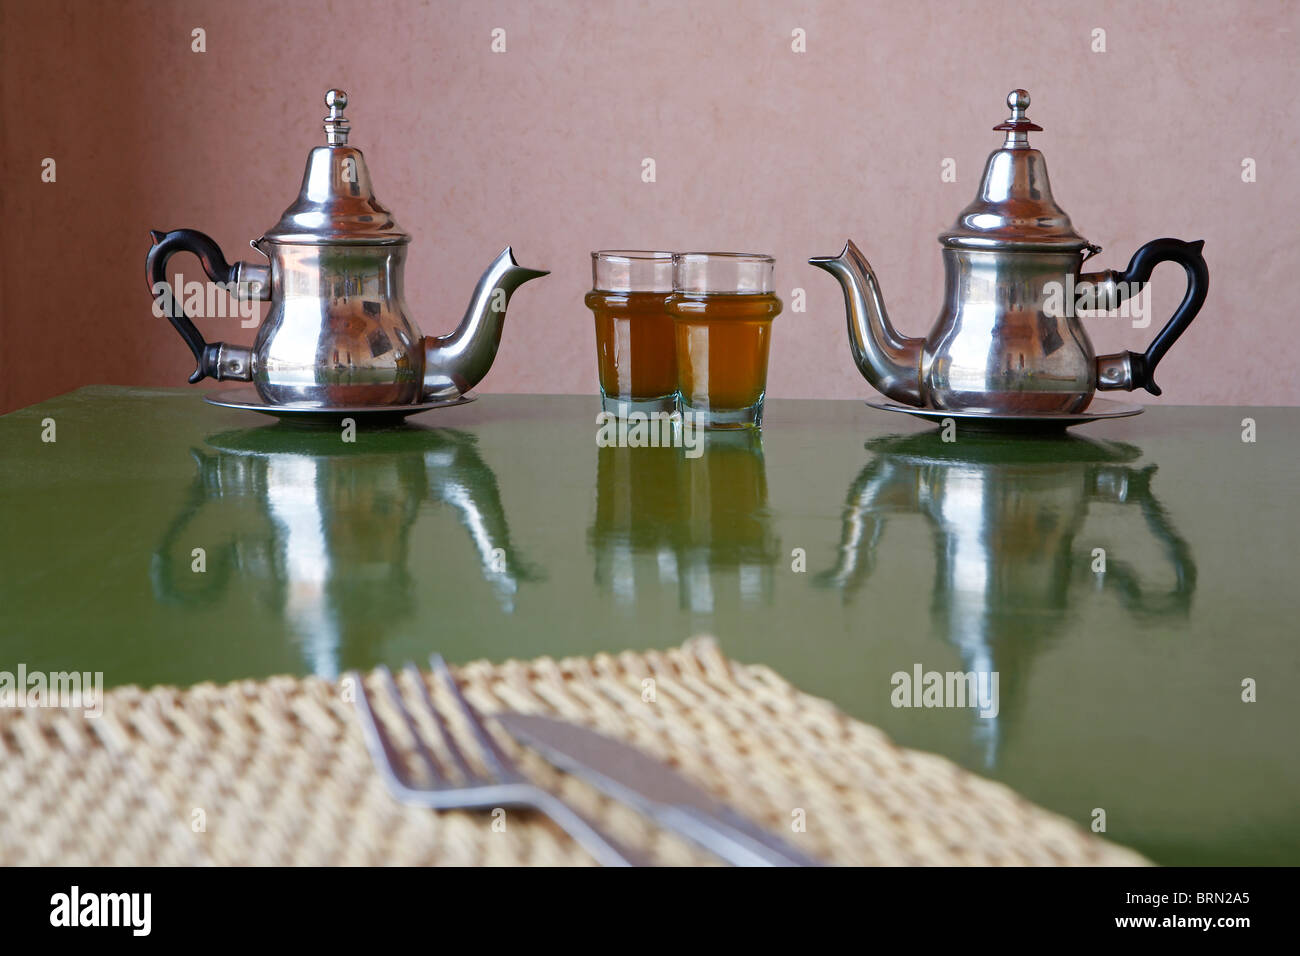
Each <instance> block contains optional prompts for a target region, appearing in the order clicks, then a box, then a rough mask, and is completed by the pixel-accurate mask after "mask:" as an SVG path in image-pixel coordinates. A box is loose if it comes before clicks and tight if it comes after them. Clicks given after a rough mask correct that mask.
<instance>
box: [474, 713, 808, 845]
mask: <svg viewBox="0 0 1300 956" xmlns="http://www.w3.org/2000/svg"><path fill="white" fill-rule="evenodd" d="M493 716H494V717H495V718H496V719H497V720H498V721H499V722H500V724H501V726H502V727H504V728H505V729H506V731H507V732H508V733H509V734H510V735H511V736H512V737H514V738H515V739H516V740H518V741H519V742H520V743H521V744H524V745H525V746H527V747H530V748H532V749H533V750H536V751H537V752H538V753H539V754H541V756H542V757H544V758H545V759H546V761H547V762H548V763H550V764H551V765H552V766H554V767H557V768H558V769H560V770H563V771H565V772H566V773H572V774H573V775H574V776H577V777H579V778H581V779H583V780H586V781H587V782H588V783H590V784H591V785H592V786H594V787H595V788H596V789H597V790H600V791H601V792H602V793H604V794H606V795H608V796H610V797H613V798H614V799H615V800H618V801H620V802H622V803H625V804H627V805H629V806H631V807H633V808H634V809H636V810H638V811H640V812H641V813H644V814H646V815H647V816H649V817H650V818H651V819H653V820H654V821H655V822H657V823H658V824H660V825H661V826H663V827H666V828H667V829H670V830H673V831H674V832H676V833H679V834H681V835H682V836H684V837H686V838H687V839H689V840H691V841H692V842H694V843H697V844H699V845H700V846H702V847H704V848H705V849H706V850H709V851H710V852H712V853H715V854H717V855H718V856H720V857H722V858H723V859H724V860H727V861H728V862H730V863H733V864H735V865H737V866H821V865H822V864H821V861H819V860H816V859H814V858H812V857H810V856H808V855H806V854H804V853H801V852H800V851H798V850H796V849H794V848H793V847H791V846H789V845H788V844H787V843H785V842H784V841H783V840H781V839H779V838H777V837H776V836H774V835H773V834H771V833H768V832H767V831H766V830H764V829H762V828H761V827H759V826H757V825H756V824H754V823H753V822H751V821H749V820H747V819H745V818H744V817H743V816H741V815H740V814H739V813H736V812H735V811H734V810H732V809H731V808H729V807H728V806H727V805H726V804H724V803H722V802H721V801H720V800H717V799H716V798H715V797H713V796H712V795H710V794H709V793H708V792H707V791H705V790H704V789H703V788H702V787H700V786H697V785H696V784H694V783H691V782H690V781H689V780H687V779H686V778H685V777H683V776H682V775H681V774H679V773H677V771H675V770H673V769H672V768H671V767H669V766H667V765H666V764H664V763H662V762H661V761H658V760H656V759H654V758H653V757H650V756H649V755H647V754H644V753H642V752H641V751H639V750H637V749H636V748H635V747H631V746H628V745H627V744H625V743H622V742H621V741H618V740H614V739H612V738H610V737H606V736H605V735H604V734H599V733H597V732H596V731H594V730H588V729H587V728H586V727H580V726H578V725H577V724H572V723H568V722H566V721H562V720H555V719H553V718H550V717H540V716H537V715H535V714H518V713H513V712H503V713H497V714H494V715H493Z"/></svg>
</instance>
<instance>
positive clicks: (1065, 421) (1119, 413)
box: [866, 398, 1146, 435]
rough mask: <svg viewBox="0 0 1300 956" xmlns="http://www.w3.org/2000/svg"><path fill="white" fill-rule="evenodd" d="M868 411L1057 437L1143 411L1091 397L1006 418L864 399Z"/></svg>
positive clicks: (965, 427)
mask: <svg viewBox="0 0 1300 956" xmlns="http://www.w3.org/2000/svg"><path fill="white" fill-rule="evenodd" d="M866 404H867V405H868V406H870V407H871V408H878V409H880V410H881V411H885V412H900V413H902V414H904V415H911V416H913V417H915V418H922V419H926V420H927V421H932V422H935V423H937V424H938V423H942V422H943V421H944V419H947V418H951V419H953V420H954V421H955V422H956V423H957V429H958V430H959V431H961V430H969V431H976V432H982V433H985V434H990V433H991V434H999V435H1052V434H1060V433H1061V432H1063V431H1065V429H1067V428H1070V427H1072V426H1074V425H1085V424H1087V423H1088V422H1095V421H1100V420H1104V419H1108V418H1129V417H1131V416H1133V415H1141V414H1142V413H1143V412H1144V411H1146V409H1145V407H1144V406H1142V405H1127V404H1124V403H1122V402H1113V401H1110V400H1109V399H1105V398H1094V399H1093V400H1092V402H1090V403H1089V405H1088V407H1087V409H1086V410H1084V411H1082V412H1073V413H1063V412H1050V413H1049V412H1041V413H1034V414H1019V415H1006V414H998V413H993V412H976V411H961V412H952V411H943V410H942V409H935V408H915V407H913V406H911V405H899V404H898V403H897V402H887V401H873V400H867V401H866Z"/></svg>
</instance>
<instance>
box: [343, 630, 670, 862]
mask: <svg viewBox="0 0 1300 956" xmlns="http://www.w3.org/2000/svg"><path fill="white" fill-rule="evenodd" d="M429 663H430V665H431V667H432V669H433V673H434V674H435V675H436V677H437V678H438V679H440V680H441V681H442V682H443V684H444V686H446V688H447V690H448V691H450V693H451V695H452V697H453V698H454V699H455V701H456V704H457V706H458V708H459V709H460V712H461V713H462V714H463V715H464V718H465V723H466V725H467V726H468V728H469V731H470V733H471V735H472V736H473V737H474V740H475V742H476V743H477V745H478V748H479V757H480V759H481V761H482V764H483V766H484V768H485V769H486V770H487V773H486V775H485V774H481V773H479V772H476V771H475V770H474V769H473V768H471V766H470V764H469V762H468V761H467V760H466V759H465V753H464V751H462V750H461V749H460V747H459V745H458V744H457V743H456V739H455V737H454V736H453V734H452V733H451V730H450V728H449V727H448V726H447V723H446V721H445V720H444V719H443V717H442V715H441V714H440V713H439V712H438V709H437V708H436V707H434V705H433V701H432V699H431V698H430V696H429V691H428V688H427V687H426V686H425V683H424V678H423V677H422V676H421V674H420V672H419V670H418V669H417V668H416V667H415V665H414V664H407V665H406V667H405V671H406V673H407V674H408V676H409V677H410V679H411V683H412V684H414V686H415V687H416V688H417V693H416V695H415V697H416V701H415V707H416V708H417V709H418V711H420V712H423V713H424V714H425V715H426V716H427V717H428V718H429V722H430V723H432V724H433V725H434V726H435V727H436V728H437V730H438V733H439V735H440V736H441V737H442V742H443V744H444V746H445V749H446V752H447V754H448V755H449V757H450V763H451V764H453V765H454V768H453V769H454V771H455V772H456V775H457V778H458V779H453V778H452V776H451V775H450V774H449V773H448V772H447V768H444V767H443V766H442V765H441V764H440V762H439V761H438V760H437V759H436V758H435V757H434V755H433V752H432V751H431V750H430V748H429V746H428V744H427V743H426V742H425V740H424V738H423V736H422V734H421V732H420V729H419V726H418V724H417V722H416V719H415V715H414V714H413V712H412V711H411V710H410V709H408V708H407V706H406V702H405V701H404V700H403V695H402V693H401V691H400V690H399V689H398V686H397V682H396V681H395V680H394V679H393V674H392V672H391V671H390V670H389V669H388V668H387V667H383V666H381V667H380V668H379V669H378V675H379V683H380V685H381V687H382V688H383V690H384V693H385V694H386V695H387V697H388V699H389V702H390V704H391V705H392V708H393V711H394V713H395V714H396V715H397V716H398V718H399V719H400V720H401V722H402V723H403V724H404V725H405V728H406V731H407V732H408V733H409V734H410V736H411V738H412V739H413V741H414V744H415V746H414V752H415V757H416V758H418V760H419V762H420V763H421V764H422V765H423V767H424V770H425V772H426V776H425V778H424V779H421V778H419V777H418V776H417V775H416V774H414V773H412V772H411V770H410V768H409V767H408V766H407V763H406V760H405V759H404V757H403V756H402V753H401V751H400V750H399V749H398V747H397V746H396V744H395V743H394V740H393V738H392V736H391V735H390V733H389V731H388V729H387V728H386V727H385V726H384V723H383V721H382V720H380V719H379V718H378V716H377V715H376V713H375V708H374V707H373V706H372V702H371V699H370V695H369V694H368V693H367V691H366V689H365V683H364V681H363V680H362V679H361V676H360V675H359V674H357V673H356V672H355V671H354V672H352V675H351V676H352V677H353V678H354V679H355V681H356V687H357V712H358V714H359V715H360V719H361V731H362V734H363V735H364V737H365V740H366V746H367V747H368V748H369V749H370V756H371V758H372V759H373V760H374V763H375V767H376V768H377V769H378V770H379V773H380V776H381V777H383V780H384V783H385V784H386V785H387V787H388V790H389V792H390V793H391V794H392V795H393V796H394V798H396V799H397V800H398V801H400V802H401V803H404V804H408V805H410V806H417V807H427V808H428V809H431V810H490V809H495V808H497V807H512V808H517V809H529V810H535V811H537V812H539V813H542V814H545V815H546V816H548V817H550V818H551V820H553V821H554V822H555V823H556V824H557V825H559V826H560V827H561V828H562V829H563V830H564V831H565V832H566V833H568V834H569V835H570V836H571V837H573V838H574V839H575V840H577V841H578V843H579V844H581V845H582V847H583V848H584V849H586V851H587V852H588V853H590V854H591V855H592V856H593V857H595V858H596V860H597V861H599V862H600V863H602V864H604V865H605V866H639V865H643V863H644V862H645V861H644V860H643V859H642V858H641V857H640V856H639V854H636V853H634V852H633V851H630V850H628V849H627V848H625V847H622V846H620V845H619V844H618V843H617V842H616V841H615V840H614V839H613V838H612V837H610V836H608V835H606V834H605V833H602V832H601V831H600V829H599V828H597V827H596V826H595V825H594V824H592V823H591V822H590V821H588V820H587V819H586V818H585V817H583V816H582V814H580V813H578V811H576V810H574V809H573V808H572V807H570V806H569V805H568V804H567V803H565V802H564V801H563V800H561V799H560V798H559V797H557V796H555V795H554V794H552V793H550V792H548V791H546V790H543V789H542V788H541V787H539V786H537V785H536V784H534V783H533V782H532V781H530V780H528V779H527V778H526V777H524V776H523V775H522V774H521V773H519V771H518V770H517V769H516V768H515V766H514V764H513V763H512V762H511V760H510V758H509V757H507V756H506V754H505V753H504V752H503V751H502V750H501V749H500V748H499V747H498V746H497V745H496V742H495V741H493V740H492V737H491V735H490V734H489V733H488V732H487V730H486V729H485V728H484V727H483V723H482V721H481V720H480V719H479V717H478V714H477V713H475V711H474V708H473V707H472V706H471V705H470V703H469V701H467V700H466V699H465V697H464V695H463V694H461V691H460V688H459V687H457V686H456V681H455V679H454V678H453V677H452V676H451V672H450V671H449V670H448V669H447V665H446V663H445V662H444V661H443V659H442V657H441V656H439V655H437V654H435V655H433V656H432V657H431V658H430V659H429Z"/></svg>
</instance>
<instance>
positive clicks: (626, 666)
mask: <svg viewBox="0 0 1300 956" xmlns="http://www.w3.org/2000/svg"><path fill="white" fill-rule="evenodd" d="M455 673H456V676H457V678H458V680H459V681H460V682H461V685H462V687H463V689H464V691H465V694H466V696H467V697H468V698H469V699H470V701H471V702H472V703H473V704H474V705H475V707H476V708H477V709H478V710H479V711H480V712H482V713H484V714H490V713H491V712H492V711H496V710H503V709H509V710H517V711H521V712H532V713H545V714H550V715H552V716H558V717H561V718H564V719H568V720H572V721H575V722H578V723H581V724H584V725H586V726H589V727H591V728H593V729H595V730H599V731H601V732H603V733H605V734H608V735H609V736H612V737H616V738H620V739H622V740H625V741H627V742H628V743H631V744H634V745H635V746H637V747H640V748H641V749H643V750H645V751H646V752H647V753H649V754H652V755H653V756H655V757H658V758H659V759H661V760H664V761H666V762H668V763H670V764H672V765H674V766H676V767H677V769H678V770H680V771H681V772H682V773H684V774H685V775H686V776H688V777H690V778H691V779H693V780H695V781H697V782H698V783H700V784H702V785H703V786H705V787H706V788H707V789H709V790H710V791H712V792H713V793H714V794H715V795H716V796H718V797H719V798H721V799H722V800H724V801H726V802H727V803H729V804H731V805H732V806H733V807H735V808H736V809H738V810H739V811H741V812H742V813H744V814H746V815H748V816H749V817H751V818H752V819H753V820H755V821H756V822H758V823H761V824H763V825H765V826H768V827H770V828H772V830H773V831H774V832H778V833H780V834H782V835H783V836H784V837H785V838H786V839H787V840H789V841H790V842H791V843H793V844H795V845H796V846H798V847H800V848H801V849H803V850H805V851H807V852H809V853H811V854H813V855H815V856H818V857H820V858H822V859H825V860H826V861H827V862H831V863H840V864H1011V865H1033V864H1047V865H1060V864H1085V865H1115V864H1119V865H1125V864H1142V863H1145V862H1146V861H1145V860H1143V859H1142V858H1141V857H1140V856H1138V855H1137V854H1135V853H1133V852H1131V851H1129V850H1126V849H1123V848H1120V847H1117V846H1115V845H1113V844H1110V843H1107V842H1106V841H1104V840H1101V839H1098V838H1096V837H1094V836H1093V835H1091V834H1090V833H1088V832H1086V831H1085V830H1083V829H1081V828H1080V827H1078V826H1076V825H1075V824H1073V823H1071V822H1069V821H1067V820H1065V819H1064V818H1062V817H1059V816H1057V815H1055V814H1052V813H1049V812H1047V811H1045V810H1043V809H1041V808H1039V807H1037V806H1034V805H1033V804H1031V803H1029V802H1028V801H1026V800H1024V799H1023V798H1021V797H1019V796H1018V795H1017V794H1015V793H1014V792H1013V791H1011V790H1010V789H1008V788H1007V787H1005V786H1002V785H1001V784H997V783H993V782H990V781H988V780H984V779H982V778H979V777H976V776H974V775H972V774H970V773H967V772H966V771H964V770H962V769H960V768H959V767H957V766H956V765H955V764H953V763H951V762H949V761H948V760H945V759H944V758H942V757H938V756H934V755H931V754H924V753H919V752H916V751H911V750H907V749H904V748H901V747H898V746H896V745H894V744H893V743H891V742H890V741H889V739H888V738H887V737H886V736H885V735H884V734H883V733H882V732H880V731H879V730H876V729H875V728H872V727H869V726H866V725H864V724H862V723H859V722H857V721H855V720H852V719H850V718H848V717H846V716H845V715H844V714H842V713H840V712H839V711H838V710H836V709H835V708H834V707H833V706H832V705H831V704H829V703H827V702H826V701H822V700H818V699H816V698H813V697H810V696H808V695H806V694H803V693H800V692H799V691H798V690H796V689H795V688H793V687H791V686H790V685H789V684H787V683H786V682H785V681H783V680H782V679H781V678H780V677H779V676H777V675H776V674H775V673H774V672H772V671H771V670H769V669H767V668H765V667H761V666H751V665H743V664H737V663H734V662H732V661H729V660H727V659H726V658H725V657H723V655H722V654H721V652H720V651H719V649H718V647H717V645H716V644H715V643H714V642H713V641H712V640H709V639H707V638H697V639H693V640H691V641H689V642H687V643H686V644H685V645H684V646H683V647H682V648H680V649H676V650H671V651H666V652H647V653H644V654H634V653H625V654H619V655H617V656H612V655H609V656H607V655H598V656H596V657H595V658H592V659H581V658H580V659H566V660H561V661H554V660H551V659H548V658H542V659H540V660H537V661H532V662H517V661H510V662H507V663H504V664H498V665H494V664H489V663H486V662H480V663H474V664H470V665H467V666H465V667H461V668H458V669H456V670H455ZM425 676H426V678H427V676H428V675H427V674H426V675H425ZM647 680H652V681H653V682H654V683H653V691H654V693H653V696H654V700H653V701H647V700H645V699H643V698H644V697H645V696H649V695H648V694H643V691H645V690H646V688H647V686H648V685H646V684H644V683H643V682H645V681H647ZM426 683H428V686H429V687H430V690H431V692H432V694H433V696H434V698H435V702H436V703H437V704H438V706H439V709H440V711H442V712H444V713H448V714H454V710H453V709H452V708H451V706H450V705H449V702H448V701H447V699H446V694H445V692H443V691H442V689H441V688H440V687H438V686H436V685H435V684H434V683H432V682H427V681H426ZM367 686H369V685H367ZM348 696H349V695H348V694H346V693H345V685H339V684H333V683H330V682H327V681H324V680H320V679H316V678H306V679H299V678H292V677H277V678H272V679H270V680H265V681H246V682H241V683H236V684H229V685H225V686H215V685H211V684H203V685H199V686H196V687H193V688H190V689H188V690H177V689H175V688H167V687H160V688H155V689H152V690H147V691H145V690H140V689H138V688H135V687H125V688H119V689H116V690H113V691H111V692H109V694H108V695H107V697H106V700H105V703H104V713H103V715H102V716H101V717H99V718H97V719H93V720H91V719H86V718H85V717H84V716H82V714H81V713H80V712H76V711H63V710H52V709H45V710H14V709H7V710H0V864H63V865H76V864H90V865H116V864H136V865H139V864H143V865H151V864H181V865H184V864H226V865H229V864H233V865H239V864H265V865H281V864H388V863H393V864H411V865H475V864H561V865H567V864H575V865H586V864H589V863H591V862H592V861H591V860H590V858H589V857H588V856H587V855H586V854H585V853H584V852H583V850H582V849H581V848H579V847H578V846H577V845H576V844H575V843H573V842H572V841H571V840H570V839H569V838H568V837H567V836H566V835H565V834H564V833H563V832H562V831H560V830H559V829H558V828H556V827H555V826H554V825H552V824H551V823H550V822H549V821H548V820H546V819H544V818H542V817H540V816H538V815H536V814H531V813H527V812H523V811H510V812H509V813H508V814H506V815H505V816H504V817H501V816H500V815H498V816H497V817H496V818H494V817H493V815H492V814H491V813H487V812H461V811H455V812H445V813H437V812H433V811H427V810H419V809H413V808H408V807H404V806H401V805H399V804H397V803H395V802H394V801H393V800H392V798H391V797H389V795H388V792H387V791H386V790H385V789H384V786H383V784H382V783H381V781H380V780H379V778H378V776H377V775H376V774H375V773H374V771H373V768H372V766H371V762H370V756H369V753H368V752H367V750H366V747H365V744H364V742H363V740H362V738H361V734H360V730H359V726H358V723H357V719H356V715H355V711H354V707H353V704H352V703H351V702H349V700H347V699H345V698H346V697H348ZM451 719H452V721H453V722H454V721H455V717H454V716H453V717H452V718H451ZM496 736H497V737H498V739H500V740H501V742H502V745H503V747H504V748H505V749H507V750H508V751H509V752H511V753H512V754H514V755H516V756H517V757H518V759H519V762H520V766H521V768H522V769H523V770H524V771H525V773H527V774H528V775H529V776H531V777H532V778H533V779H535V780H537V781H538V782H539V783H541V784H542V785H543V786H546V787H548V788H550V789H552V790H554V791H556V792H558V793H559V794H560V795H561V796H563V797H564V798H565V799H567V800H569V801H570V802H571V803H573V804H574V805H575V806H576V807H578V808H579V809H580V810H582V811H583V812H585V813H587V814H588V815H590V816H591V817H592V818H593V819H594V820H596V821H597V822H598V823H599V824H600V825H601V826H603V827H604V828H605V829H606V830H608V831H609V832H610V833H612V834H613V835H615V836H616V837H618V838H620V839H622V840H623V841H625V842H626V843H627V844H629V845H632V846H636V847H639V848H641V849H642V850H644V851H645V852H647V853H648V854H650V855H651V856H652V857H653V858H654V859H656V860H657V861H658V862H661V863H665V864H699V863H715V862H717V861H716V860H715V859H714V858H713V857H711V856H709V855H708V854H705V853H703V852H702V851H698V850H696V849H695V848H694V847H692V846H690V845H688V844H686V843H684V842H683V841H681V840H678V839H676V838H674V837H673V836H671V835H670V834H667V833H664V832H662V831H660V830H659V829H658V828H656V827H654V826H652V825H651V824H649V823H648V822H647V821H646V820H645V819H644V818H642V817H641V816H639V815H638V814H635V813H633V812H631V811H629V810H627V809H626V808H623V807H621V806H619V805H617V804H614V803H613V802H612V801H609V800H607V799H605V798H603V797H601V796H600V795H599V794H597V793H596V792H595V791H593V790H591V789H590V788H589V787H587V786H586V785H584V784H582V783H581V782H579V781H577V780H576V779H574V778H571V777H568V776H566V775H563V774H558V773H555V772H554V771H552V770H550V768H549V767H547V766H546V765H545V764H544V763H543V762H542V761H541V760H540V759H539V758H537V757H536V756H534V755H533V754H531V753H529V752H527V751H523V750H521V749H520V748H518V747H516V746H515V745H514V744H513V743H512V742H510V741H509V739H508V738H506V737H505V735H504V734H500V733H497V734H496ZM797 821H802V822H803V828H802V830H801V831H800V830H796V829H795V826H794V825H795V823H796V822H797ZM503 824H504V825H503Z"/></svg>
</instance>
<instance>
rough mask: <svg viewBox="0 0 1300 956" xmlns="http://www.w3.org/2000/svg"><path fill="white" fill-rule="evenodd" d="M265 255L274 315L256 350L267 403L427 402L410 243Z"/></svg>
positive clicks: (288, 249)
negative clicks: (407, 274) (408, 271)
mask: <svg viewBox="0 0 1300 956" xmlns="http://www.w3.org/2000/svg"><path fill="white" fill-rule="evenodd" d="M263 247H264V248H265V250H266V253H267V255H268V257H269V258H270V260H271V289H272V291H271V309H270V312H269V313H268V314H267V316H266V319H265V320H264V321H263V323H262V326H261V328H260V329H259V330H258V333H257V339H256V341H255V343H254V345H253V356H252V378H253V384H254V385H255V386H256V388H257V391H258V393H259V394H260V395H261V396H262V399H263V400H264V401H266V402H269V403H271V404H276V405H283V404H288V403H291V402H292V403H305V404H313V405H317V404H318V405H323V406H332V407H344V406H359V405H365V406H369V405H404V404H409V403H412V402H418V401H420V400H421V398H420V396H421V391H422V389H423V377H424V345H423V341H422V336H421V334H420V331H419V329H418V328H417V327H416V325H415V323H414V322H413V321H412V320H411V318H410V314H409V312H408V310H407V307H406V302H405V298H404V295H403V266H404V263H405V260H406V250H407V246H406V244H405V243H391V244H370V245H365V244H353V245H311V244H295V243H272V242H264V243H262V244H261V246H259V248H263Z"/></svg>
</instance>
